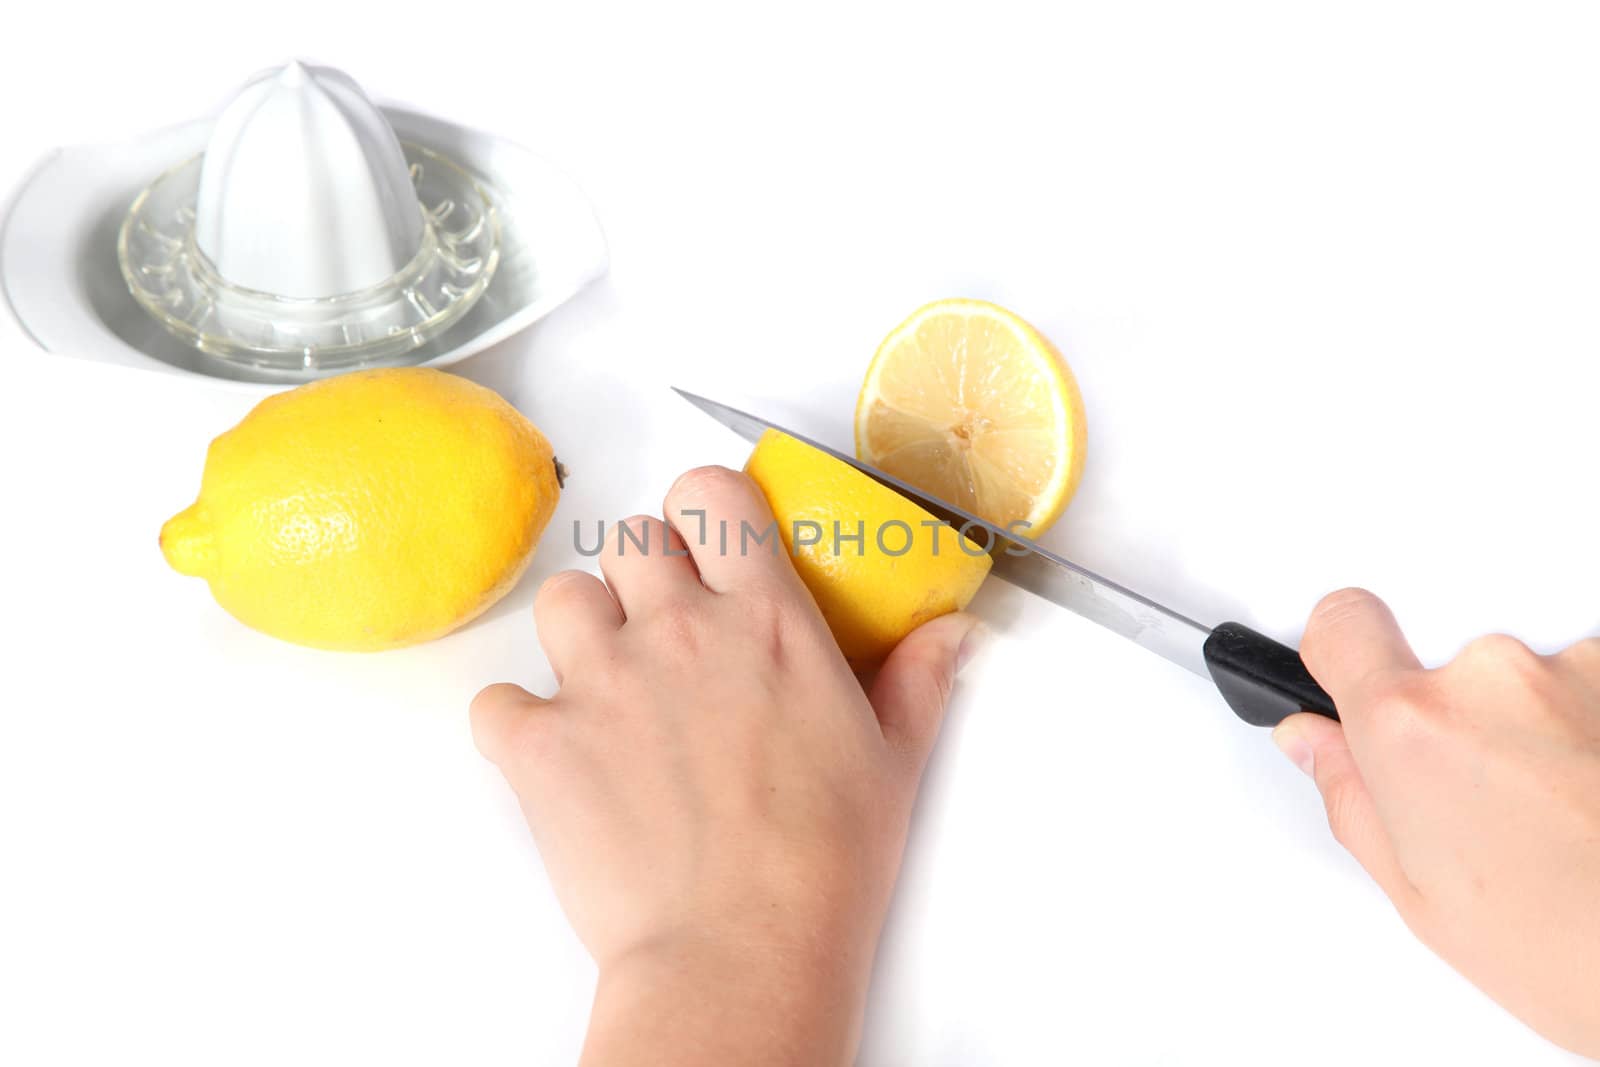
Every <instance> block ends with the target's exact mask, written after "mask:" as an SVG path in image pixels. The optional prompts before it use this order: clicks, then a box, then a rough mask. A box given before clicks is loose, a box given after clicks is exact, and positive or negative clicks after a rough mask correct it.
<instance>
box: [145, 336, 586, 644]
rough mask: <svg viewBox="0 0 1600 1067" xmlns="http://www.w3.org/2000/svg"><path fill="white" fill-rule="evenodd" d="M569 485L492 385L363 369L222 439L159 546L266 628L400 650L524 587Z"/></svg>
mask: <svg viewBox="0 0 1600 1067" xmlns="http://www.w3.org/2000/svg"><path fill="white" fill-rule="evenodd" d="M560 491H561V487H560V478H559V472H558V467H557V464H556V461H555V457H554V455H553V454H552V453H551V450H550V443H549V442H548V441H546V440H545V438H544V435H543V434H541V433H540V432H539V431H538V430H537V429H536V428H535V427H534V426H533V424H532V423H530V422H529V421H528V420H527V419H526V418H524V417H523V416H522V415H521V414H520V413H519V412H518V411H517V410H516V409H515V408H513V407H512V406H511V405H510V404H508V403H507V402H506V401H505V400H504V399H502V398H501V397H500V396H499V395H498V394H496V393H494V392H493V391H491V390H489V389H486V388H484V387H483V386H481V385H477V384H474V383H473V382H469V381H467V380H466V379H464V378H459V377H456V376H455V375H451V374H444V373H441V372H439V371H436V370H429V369H426V368H422V367H406V368H394V369H384V370H370V371H358V372H356V373H353V374H345V375H340V376H339V377H336V378H328V379H324V380H322V381H318V382H313V383H311V384H309V385H303V386H300V387H299V388H297V389H292V390H290V391H288V392H285V393H280V394H278V395H276V396H272V397H269V398H268V399H266V400H263V401H262V402H261V403H260V404H258V405H256V407H255V409H254V410H252V411H251V412H250V413H249V414H248V415H246V416H245V418H244V420H243V421H242V422H240V423H239V424H238V425H237V426H235V427H234V428H233V429H231V430H229V431H228V432H227V433H225V434H223V435H222V436H220V437H218V438H217V439H216V440H214V441H212V442H211V448H210V451H208V452H207V454H206V465H205V473H204V475H203V476H202V478H201V482H200V496H199V499H197V500H196V501H195V502H194V504H192V505H191V506H190V507H188V508H186V509H185V510H183V511H181V512H179V513H178V514H177V515H174V516H173V517H172V518H171V519H169V520H168V521H167V524H166V525H165V526H163V527H162V529H161V550H162V552H163V553H164V554H165V555H166V558H167V562H168V563H170V564H171V565H172V567H173V569H174V570H176V571H178V572H179V573H181V574H189V575H194V576H196V577H200V578H204V579H205V580H206V581H207V582H209V583H210V585H211V593H212V595H213V596H214V597H216V600H217V603H219V604H221V605H222V606H223V608H225V609H226V610H227V611H228V612H229V613H230V614H232V615H233V616H234V617H235V618H237V619H238V620H239V621H241V622H243V623H244V624H246V625H247V626H252V627H254V628H255V629H257V630H260V631H262V632H263V633H268V634H271V635H272V636H274V637H279V638H282V639H283V640H285V641H292V642H294V643H296V644H301V645H310V646H312V647H314V648H328V649H344V650H353V651H372V650H377V649H385V648H396V647H399V646H402V645H410V644H416V643H418V642H422V641H428V640H432V639H433V638H435V637H440V636H442V635H444V634H446V633H449V632H450V631H451V630H453V629H455V628H456V627H458V626H460V625H461V624H462V623H464V622H466V621H467V620H469V619H471V618H473V617H474V616H475V615H477V614H479V613H480V612H482V611H483V610H484V609H485V608H487V607H488V606H489V605H491V604H493V603H494V602H495V601H496V600H498V599H499V598H500V597H501V596H502V595H504V594H505V593H506V592H507V591H509V590H510V589H511V587H512V586H513V585H515V584H516V581H517V579H518V577H520V576H521V574H522V572H523V570H524V569H525V568H526V567H527V565H528V561H529V559H530V558H532V556H533V550H534V546H535V545H536V544H537V543H538V540H539V535H540V534H541V533H543V531H544V528H545V525H546V524H547V523H548V522H549V521H550V515H551V513H552V512H553V511H554V510H555V506H556V499H557V497H558V496H559V495H560Z"/></svg>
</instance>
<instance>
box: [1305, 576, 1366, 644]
mask: <svg viewBox="0 0 1600 1067" xmlns="http://www.w3.org/2000/svg"><path fill="white" fill-rule="evenodd" d="M1376 603H1378V598H1377V597H1376V596H1374V595H1373V594H1372V593H1369V592H1368V591H1367V590H1365V589H1358V588H1354V587H1351V588H1348V589H1336V590H1334V591H1333V592H1331V593H1329V594H1328V595H1327V596H1325V597H1323V598H1322V599H1321V600H1319V601H1317V606H1316V607H1314V608H1312V609H1311V617H1310V618H1309V619H1308V620H1307V621H1306V631H1305V635H1304V637H1303V638H1302V639H1301V646H1302V651H1304V652H1307V653H1309V654H1310V655H1312V656H1315V655H1317V653H1318V651H1319V650H1320V649H1321V648H1322V645H1323V642H1324V638H1325V637H1326V636H1327V635H1329V634H1331V633H1333V632H1335V631H1337V630H1339V629H1341V628H1342V627H1344V626H1345V625H1346V624H1348V623H1349V622H1351V621H1352V620H1354V619H1358V618H1360V617H1361V616H1363V615H1365V614H1366V613H1367V612H1369V611H1370V610H1371V609H1372V606H1373V605H1374V604H1376Z"/></svg>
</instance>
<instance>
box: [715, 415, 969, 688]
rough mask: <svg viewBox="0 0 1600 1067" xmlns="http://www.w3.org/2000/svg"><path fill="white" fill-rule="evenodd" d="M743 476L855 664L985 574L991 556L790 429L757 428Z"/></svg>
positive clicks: (952, 604) (953, 603) (869, 659)
mask: <svg viewBox="0 0 1600 1067" xmlns="http://www.w3.org/2000/svg"><path fill="white" fill-rule="evenodd" d="M745 473H746V474H748V475H749V476H750V477H751V478H752V479H753V480H754V481H755V483H756V484H757V485H758V486H760V487H761V491H762V493H763V494H764V495H765V496H766V498H767V503H768V505H770V506H771V508H772V513H773V515H774V516H775V517H776V518H777V520H778V532H779V535H780V537H781V538H782V541H783V548H784V550H785V551H787V552H788V553H789V554H790V557H791V558H792V559H793V560H794V565H795V569H796V570H797V571H799V573H800V578H801V580H802V581H803V582H805V585H806V588H807V589H809V590H810V591H811V595H812V597H813V599H815V600H816V602H817V607H818V608H820V609H821V610H822V617H823V618H824V619H825V620H826V621H827V623H828V627H829V629H830V630H832V631H833V636H834V638H835V639H836V640H837V641H838V642H839V648H840V649H841V650H842V651H843V652H844V655H845V658H846V659H847V660H849V661H850V663H851V665H852V666H854V667H857V668H862V667H868V666H871V665H873V664H875V663H877V662H878V661H880V660H881V659H883V657H884V656H886V655H888V653H889V651H890V650H891V649H893V648H894V646H895V645H897V644H899V642H900V640H901V638H903V637H905V636H906V634H908V633H910V632H911V631H912V630H914V629H916V628H917V627H918V626H920V625H921V624H922V623H924V622H927V621H928V620H929V619H933V618H937V617H938V616H940V615H945V614H948V613H949V612H952V611H960V610H961V609H962V608H965V607H966V606H967V604H968V603H969V602H970V601H971V600H972V598H973V596H974V595H975V594H976V593H977V591H978V587H979V586H980V585H982V584H983V579H984V578H985V577H986V576H987V575H988V573H989V567H990V565H991V561H990V558H989V556H988V554H987V553H985V552H982V551H980V550H979V547H978V546H977V545H975V544H974V543H972V542H970V541H965V540H964V539H963V538H962V536H961V535H960V534H959V533H958V532H957V531H955V530H954V529H952V528H950V527H948V526H944V525H942V524H940V523H939V522H938V520H936V519H935V518H934V516H933V515H931V514H929V513H928V512H927V511H925V510H924V509H923V508H922V507H920V506H918V505H917V504H915V503H913V502H912V501H910V500H908V499H906V498H905V497H903V496H901V495H900V494H899V493H896V492H894V491H893V490H892V489H889V488H887V487H885V486H883V485H881V484H880V483H878V482H876V481H874V480H873V479H871V478H869V477H867V476H866V475H865V474H862V473H861V472H860V471H858V470H856V469H855V468H854V467H851V466H850V465H849V464H847V463H842V462H840V461H839V460H837V459H834V458H833V457H832V456H830V455H828V454H826V453H824V452H820V451H818V450H817V449H815V448H812V447H811V446H810V445H808V444H805V443H804V442H801V441H797V440H795V439H794V438H792V437H789V436H788V435H786V434H782V433H779V432H778V431H776V430H768V431H767V432H766V433H765V434H763V435H762V437H761V440H760V441H759V442H757V444H756V447H755V451H753V452H752V453H751V454H750V459H749V461H748V462H747V463H746V464H745ZM857 534H859V535H860V537H859V539H857V537H856V535H857ZM797 541H798V542H800V543H799V546H798V547H797V545H796V542H797Z"/></svg>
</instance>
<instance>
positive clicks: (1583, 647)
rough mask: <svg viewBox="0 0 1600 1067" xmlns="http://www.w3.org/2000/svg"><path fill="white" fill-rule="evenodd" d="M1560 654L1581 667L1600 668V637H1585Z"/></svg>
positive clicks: (1564, 658)
mask: <svg viewBox="0 0 1600 1067" xmlns="http://www.w3.org/2000/svg"><path fill="white" fill-rule="evenodd" d="M1560 655H1561V658H1562V659H1563V660H1565V661H1566V662H1567V663H1569V664H1572V665H1574V666H1576V667H1579V668H1580V669H1583V670H1589V669H1600V637H1585V638H1584V639H1583V640H1582V641H1579V642H1577V643H1575V644H1573V645H1572V646H1570V647H1569V648H1567V649H1566V650H1565V651H1563V652H1562V653H1561V654H1560Z"/></svg>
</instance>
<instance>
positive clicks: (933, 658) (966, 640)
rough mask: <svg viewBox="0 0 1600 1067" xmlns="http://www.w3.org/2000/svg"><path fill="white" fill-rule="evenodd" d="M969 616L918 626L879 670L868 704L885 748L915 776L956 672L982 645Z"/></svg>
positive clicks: (975, 622) (979, 632) (948, 617)
mask: <svg viewBox="0 0 1600 1067" xmlns="http://www.w3.org/2000/svg"><path fill="white" fill-rule="evenodd" d="M982 633H983V630H982V626H981V624H980V623H979V622H978V620H977V619H976V618H975V617H974V616H971V615H965V614H961V613H957V614H953V615H943V616H940V617H939V618H937V619H933V620H931V621H929V622H925V623H923V624H922V625H921V626H919V627H917V628H916V629H915V630H913V631H911V633H909V634H907V635H906V637H905V638H904V639H903V640H902V641H901V642H900V643H899V644H898V645H896V646H895V648H894V651H892V652H890V653H889V658H888V659H886V660H884V661H883V666H882V667H880V668H879V669H878V676H877V678H875V679H874V680H873V683H872V693H871V695H870V696H869V699H870V700H871V702H872V708H873V710H874V711H876V712H877V713H878V724H879V726H880V727H881V728H882V729H883V736H884V739H885V740H886V741H888V742H889V744H890V745H892V746H894V747H895V748H897V749H899V750H900V751H902V752H904V753H905V755H906V757H907V759H908V760H909V761H910V763H911V765H912V767H913V768H914V769H915V770H916V771H918V772H920V771H921V769H922V765H923V764H924V763H925V762H927V759H928V753H929V752H931V751H932V750H933V742H934V741H935V740H936V739H937V738H938V736H939V726H940V724H941V723H942V722H943V721H944V711H945V707H946V706H947V705H948V704H949V703H950V692H951V690H952V689H953V688H954V686H955V681H956V672H957V671H958V670H960V668H961V666H962V665H963V664H964V663H966V662H967V660H968V659H970V658H971V656H972V652H973V650H974V649H975V648H976V647H977V645H978V644H979V642H980V641H981V640H982Z"/></svg>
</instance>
